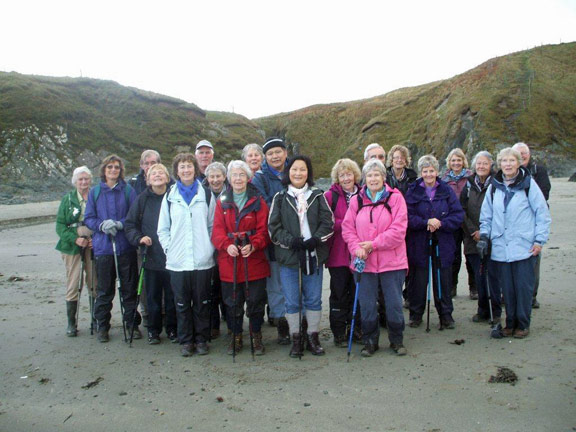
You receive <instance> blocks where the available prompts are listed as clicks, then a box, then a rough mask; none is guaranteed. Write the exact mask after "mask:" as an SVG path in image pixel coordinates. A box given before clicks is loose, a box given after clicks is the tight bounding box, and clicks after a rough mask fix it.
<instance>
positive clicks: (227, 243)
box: [212, 160, 270, 355]
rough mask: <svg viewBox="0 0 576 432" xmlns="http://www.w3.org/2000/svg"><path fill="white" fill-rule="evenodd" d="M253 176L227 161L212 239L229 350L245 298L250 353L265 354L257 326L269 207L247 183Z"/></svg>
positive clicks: (237, 337) (234, 347) (238, 345)
mask: <svg viewBox="0 0 576 432" xmlns="http://www.w3.org/2000/svg"><path fill="white" fill-rule="evenodd" d="M252 175H253V174H252V170H251V169H250V167H249V166H248V164H246V162H243V161H239V160H236V161H232V162H230V163H229V164H228V174H227V176H228V182H229V183H230V185H231V188H230V189H228V190H227V191H226V192H225V193H223V194H222V195H221V196H220V198H219V199H218V202H217V204H216V213H215V215H214V228H213V230H212V243H213V244H214V247H215V248H216V249H217V250H218V267H219V269H220V279H221V280H222V297H223V299H224V304H225V305H226V319H227V321H228V327H229V328H230V329H232V338H231V339H230V346H229V348H228V354H234V351H236V353H238V352H240V350H241V349H242V321H243V315H244V302H246V316H247V317H248V318H249V325H250V332H251V333H252V336H253V339H254V354H256V355H262V354H264V345H262V331H261V328H262V323H263V322H264V306H265V304H266V278H267V277H268V276H270V266H269V265H268V261H267V260H266V256H265V255H264V250H265V248H266V246H267V245H268V244H269V242H270V238H269V237H268V206H267V205H266V202H265V201H264V200H263V199H262V197H261V196H260V193H259V192H258V189H256V188H255V187H254V186H252V185H251V184H249V183H248V182H249V181H250V179H251V178H252ZM234 263H236V267H235V266H234ZM234 280H236V282H237V283H236V285H235V284H234Z"/></svg>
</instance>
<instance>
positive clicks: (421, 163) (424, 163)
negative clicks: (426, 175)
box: [418, 154, 440, 174]
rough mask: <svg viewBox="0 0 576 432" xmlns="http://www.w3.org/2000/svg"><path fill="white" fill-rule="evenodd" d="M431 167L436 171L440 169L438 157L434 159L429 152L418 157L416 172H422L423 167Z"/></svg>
mask: <svg viewBox="0 0 576 432" xmlns="http://www.w3.org/2000/svg"><path fill="white" fill-rule="evenodd" d="M428 167H432V168H434V169H435V170H436V171H440V165H439V164H438V159H436V158H435V157H434V156H432V155H431V154H427V155H424V156H422V157H421V158H420V159H418V173H420V174H422V170H423V169H424V168H428Z"/></svg>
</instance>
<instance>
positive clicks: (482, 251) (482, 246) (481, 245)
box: [476, 235, 488, 259]
mask: <svg viewBox="0 0 576 432" xmlns="http://www.w3.org/2000/svg"><path fill="white" fill-rule="evenodd" d="M476 249H477V250H478V255H480V259H484V258H485V257H487V256H488V237H486V236H485V235H482V236H480V240H479V241H478V243H476Z"/></svg>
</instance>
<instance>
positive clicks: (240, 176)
mask: <svg viewBox="0 0 576 432" xmlns="http://www.w3.org/2000/svg"><path fill="white" fill-rule="evenodd" d="M230 177H232V178H239V179H241V178H246V177H248V176H247V175H246V173H232V174H230Z"/></svg>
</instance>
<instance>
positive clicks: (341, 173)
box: [325, 159, 361, 348]
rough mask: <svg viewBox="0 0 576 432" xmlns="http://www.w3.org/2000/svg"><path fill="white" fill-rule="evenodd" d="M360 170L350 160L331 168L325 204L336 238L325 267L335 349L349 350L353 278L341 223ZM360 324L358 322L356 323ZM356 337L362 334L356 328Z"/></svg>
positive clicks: (333, 239)
mask: <svg viewBox="0 0 576 432" xmlns="http://www.w3.org/2000/svg"><path fill="white" fill-rule="evenodd" d="M360 175H361V174H360V168H359V167H358V164H357V163H356V162H354V161H353V160H351V159H340V160H339V161H337V162H336V164H335V165H334V167H332V173H331V177H332V186H331V187H330V190H328V191H327V192H326V193H325V195H326V200H327V201H328V205H329V206H330V208H331V209H332V212H333V213H334V236H333V237H332V239H331V243H330V255H329V256H328V261H327V262H326V267H328V271H329V272H330V329H331V330H332V334H333V335H334V345H336V346H337V347H343V348H345V347H346V346H347V336H346V330H347V329H348V328H349V327H348V326H349V325H350V322H351V321H352V302H353V301H354V276H353V274H352V272H351V271H350V268H349V266H350V254H349V253H348V247H347V246H346V243H345V242H344V239H343V238H342V221H343V220H344V216H345V215H346V211H347V210H348V206H349V205H350V200H351V199H352V197H353V196H355V195H356V194H357V193H358V191H359V190H360V186H359V183H360ZM356 322H358V321H356ZM355 328H357V329H358V330H357V331H355V332H354V333H355V334H360V331H359V330H360V326H359V325H358V324H356V326H355Z"/></svg>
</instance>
